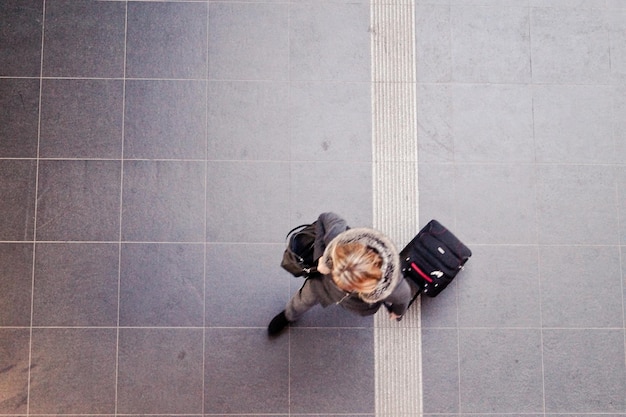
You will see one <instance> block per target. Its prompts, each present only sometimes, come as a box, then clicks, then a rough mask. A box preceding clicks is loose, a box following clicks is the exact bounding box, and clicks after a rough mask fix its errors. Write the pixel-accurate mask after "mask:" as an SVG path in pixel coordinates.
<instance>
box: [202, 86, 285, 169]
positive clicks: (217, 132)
mask: <svg viewBox="0 0 626 417" xmlns="http://www.w3.org/2000/svg"><path fill="white" fill-rule="evenodd" d="M289 94H290V87H289V84H288V83H286V82H268V81H211V82H209V92H208V103H209V104H208V106H209V116H208V117H209V120H208V126H209V127H208V130H209V132H208V152H207V158H208V159H209V160H273V161H285V160H287V159H289V138H290V131H289V119H290V114H289V112H288V110H289Z"/></svg>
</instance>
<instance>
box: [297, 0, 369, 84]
mask: <svg viewBox="0 0 626 417" xmlns="http://www.w3.org/2000/svg"><path fill="white" fill-rule="evenodd" d="M290 12H291V13H290V24H289V30H290V37H289V71H290V72H289V74H290V78H291V79H292V80H305V81H312V80H324V81H334V80H336V81H366V82H369V81H370V78H371V74H370V54H369V51H370V46H369V40H370V39H369V38H370V32H369V30H368V29H369V28H368V24H369V21H370V19H369V5H368V4H367V3H353V4H345V3H329V2H312V3H303V4H294V5H292V7H291V10H290Z"/></svg>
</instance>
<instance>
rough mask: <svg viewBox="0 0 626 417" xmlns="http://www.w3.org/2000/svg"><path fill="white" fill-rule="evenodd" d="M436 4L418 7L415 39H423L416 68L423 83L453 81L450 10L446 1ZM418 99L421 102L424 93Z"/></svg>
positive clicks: (417, 46) (428, 3)
mask: <svg viewBox="0 0 626 417" xmlns="http://www.w3.org/2000/svg"><path fill="white" fill-rule="evenodd" d="M436 3H437V2H436V1H430V2H428V1H426V2H423V4H422V2H420V1H417V2H416V5H415V31H416V34H415V37H416V39H420V40H421V41H420V42H416V48H415V61H416V62H415V65H416V71H417V80H418V81H419V82H421V83H428V82H433V83H437V82H441V83H443V82H449V81H451V80H452V48H451V47H450V42H451V36H452V34H451V27H450V7H449V5H448V4H446V3H445V2H440V3H441V4H436ZM424 45H427V46H428V47H424ZM418 88H421V87H418ZM417 97H418V100H420V97H421V94H418V95H417ZM418 111H420V106H418ZM418 119H420V120H421V117H418ZM420 142H423V141H420Z"/></svg>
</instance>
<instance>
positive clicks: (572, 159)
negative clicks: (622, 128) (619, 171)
mask: <svg viewBox="0 0 626 417" xmlns="http://www.w3.org/2000/svg"><path fill="white" fill-rule="evenodd" d="M533 90H534V93H533V106H534V109H533V113H534V122H535V123H534V126H535V142H536V144H537V151H536V152H537V162H556V163H585V164H588V163H612V162H617V161H618V160H619V159H620V156H619V155H617V154H616V152H615V138H614V133H613V132H614V130H615V126H614V122H613V121H614V120H615V119H614V117H615V116H614V115H613V89H612V88H611V87H608V86H595V85H593V86H589V85H581V86H572V85H567V86H555V85H545V86H535V87H534V88H533ZM618 120H619V119H618ZM616 121H617V120H616ZM618 123H619V122H618Z"/></svg>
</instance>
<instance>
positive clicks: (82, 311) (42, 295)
mask: <svg viewBox="0 0 626 417" xmlns="http://www.w3.org/2000/svg"><path fill="white" fill-rule="evenodd" d="M35 254H36V255H35V287H34V290H33V294H34V300H33V325H34V326H115V325H117V304H118V303H117V298H118V294H117V293H118V291H117V283H118V279H119V278H118V276H119V273H118V257H119V245H117V244H88V243H82V244H74V243H69V244H63V243H58V244H57V243H53V244H45V243H42V244H37V246H36V251H35Z"/></svg>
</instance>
